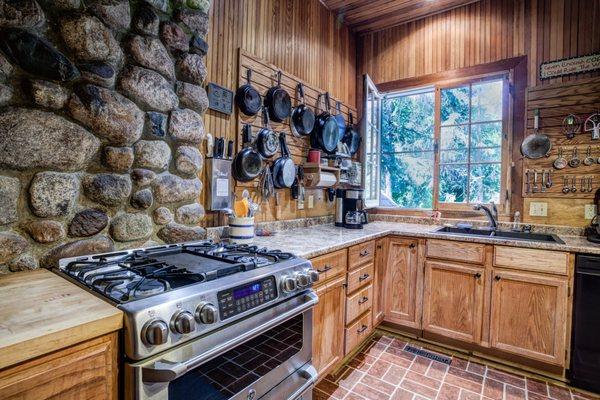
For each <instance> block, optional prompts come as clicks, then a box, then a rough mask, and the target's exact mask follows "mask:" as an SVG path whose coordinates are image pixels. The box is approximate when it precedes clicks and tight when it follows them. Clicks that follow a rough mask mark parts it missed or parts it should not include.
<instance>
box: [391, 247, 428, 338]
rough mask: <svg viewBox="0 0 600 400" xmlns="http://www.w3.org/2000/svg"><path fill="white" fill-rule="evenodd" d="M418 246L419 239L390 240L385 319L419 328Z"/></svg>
mask: <svg viewBox="0 0 600 400" xmlns="http://www.w3.org/2000/svg"><path fill="white" fill-rule="evenodd" d="M418 244H419V242H418V240H417V239H404V238H395V237H392V238H390V239H388V243H387V259H386V263H385V274H386V278H385V280H384V282H385V289H384V291H383V292H384V307H385V312H384V314H385V320H386V321H388V322H391V323H394V324H399V325H404V326H408V327H411V328H417V329H418V328H420V327H421V302H420V297H419V295H418V294H419V293H421V291H420V290H419V284H418V279H417V277H418V275H419V260H418Z"/></svg>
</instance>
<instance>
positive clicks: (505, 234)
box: [436, 226, 565, 244]
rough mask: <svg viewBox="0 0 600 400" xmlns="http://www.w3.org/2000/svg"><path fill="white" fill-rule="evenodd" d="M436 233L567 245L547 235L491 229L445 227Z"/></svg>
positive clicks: (554, 236)
mask: <svg viewBox="0 0 600 400" xmlns="http://www.w3.org/2000/svg"><path fill="white" fill-rule="evenodd" d="M436 233H443V234H446V235H456V236H476V237H487V238H494V239H505V240H524V241H530V242H543V243H556V244H565V242H563V241H562V240H561V239H560V238H559V237H558V236H556V235H552V234H546V233H531V232H516V231H500V230H490V229H476V228H458V227H451V226H444V227H442V228H440V229H438V230H437V231H436Z"/></svg>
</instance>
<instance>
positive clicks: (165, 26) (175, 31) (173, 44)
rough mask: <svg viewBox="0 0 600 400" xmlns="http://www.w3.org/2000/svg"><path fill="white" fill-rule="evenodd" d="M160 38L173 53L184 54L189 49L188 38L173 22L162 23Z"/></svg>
mask: <svg viewBox="0 0 600 400" xmlns="http://www.w3.org/2000/svg"><path fill="white" fill-rule="evenodd" d="M160 38H161V40H162V41H163V43H164V44H165V46H167V48H168V49H169V50H170V51H171V52H173V53H184V52H186V51H188V50H189V49H190V38H189V36H188V35H187V34H186V33H185V32H184V31H183V29H181V27H180V26H179V25H177V24H176V23H175V22H163V23H162V25H161V26H160Z"/></svg>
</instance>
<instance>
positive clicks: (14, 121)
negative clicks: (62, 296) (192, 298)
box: [0, 0, 210, 273]
mask: <svg viewBox="0 0 600 400" xmlns="http://www.w3.org/2000/svg"><path fill="white" fill-rule="evenodd" d="M209 7H210V1H209V0H187V1H186V0H178V1H177V0H175V1H174V0H171V1H169V0H146V1H142V0H137V1H133V0H131V1H127V0H37V1H36V0H0V51H1V53H0V273H8V272H10V271H12V272H14V271H21V270H27V269H35V268H38V267H52V266H55V265H56V263H57V261H58V260H59V259H60V258H63V257H70V256H75V255H81V254H89V253H98V252H106V251H111V250H114V249H121V248H130V247H139V246H142V245H150V244H154V243H157V242H168V243H173V242H180V241H187V240H196V239H201V238H204V237H205V231H204V229H203V228H201V227H199V226H198V225H199V222H200V221H201V220H202V219H203V217H204V209H203V207H202V205H201V204H199V203H198V198H199V195H200V191H201V190H202V182H201V181H200V179H199V178H198V176H199V173H200V171H201V169H202V164H203V156H202V154H201V153H200V151H199V147H200V146H199V145H200V143H201V142H202V140H203V139H204V123H203V114H204V112H205V111H206V109H207V107H208V99H207V97H206V92H205V90H204V88H203V84H204V81H205V79H206V68H205V65H204V59H205V55H206V52H207V44H206V42H205V36H206V33H207V29H208V11H209Z"/></svg>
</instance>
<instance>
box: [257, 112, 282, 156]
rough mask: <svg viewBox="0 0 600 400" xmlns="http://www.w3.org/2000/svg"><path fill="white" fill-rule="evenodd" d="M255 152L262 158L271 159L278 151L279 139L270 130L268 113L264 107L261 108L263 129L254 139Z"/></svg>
mask: <svg viewBox="0 0 600 400" xmlns="http://www.w3.org/2000/svg"><path fill="white" fill-rule="evenodd" d="M256 150H258V152H259V153H260V155H261V156H262V157H263V158H271V157H273V156H274V155H275V153H277V150H279V138H278V137H277V133H275V132H274V131H273V130H272V129H271V124H270V123H269V111H268V110H267V109H266V108H265V107H263V128H262V129H261V130H260V132H258V136H257V137H256Z"/></svg>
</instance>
